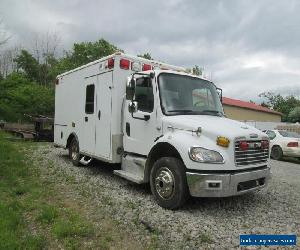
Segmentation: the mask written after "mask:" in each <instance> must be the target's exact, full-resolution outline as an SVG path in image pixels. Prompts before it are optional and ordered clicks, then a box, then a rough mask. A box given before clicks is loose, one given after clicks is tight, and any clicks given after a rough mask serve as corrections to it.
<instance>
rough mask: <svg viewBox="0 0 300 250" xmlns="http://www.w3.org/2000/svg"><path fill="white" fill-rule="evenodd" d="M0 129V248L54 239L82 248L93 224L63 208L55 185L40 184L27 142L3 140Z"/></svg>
mask: <svg viewBox="0 0 300 250" xmlns="http://www.w3.org/2000/svg"><path fill="white" fill-rule="evenodd" d="M5 137H7V135H6V134H4V133H1V132H0V216H1V219H0V249H43V248H45V247H46V248H47V246H49V245H50V243H51V244H52V245H51V247H54V248H56V247H57V245H53V242H58V243H59V244H63V245H64V246H65V248H67V249H79V248H81V242H82V239H83V238H89V237H93V226H92V225H91V224H90V223H88V222H87V221H86V220H85V219H84V218H83V217H82V216H80V215H79V214H78V213H77V212H76V211H73V209H71V208H65V206H64V204H63V202H62V201H61V199H59V197H57V196H56V195H55V192H54V189H55V188H54V187H53V186H51V184H49V183H47V186H45V185H43V183H42V181H41V180H40V178H39V173H38V171H37V169H35V168H34V167H33V166H31V165H29V163H28V162H27V161H26V156H25V152H24V151H28V150H30V148H33V147H35V146H34V144H33V143H30V142H26V143H25V142H12V141H8V140H5Z"/></svg>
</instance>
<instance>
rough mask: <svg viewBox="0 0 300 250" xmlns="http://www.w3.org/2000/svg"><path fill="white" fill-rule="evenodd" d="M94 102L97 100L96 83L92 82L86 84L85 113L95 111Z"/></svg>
mask: <svg viewBox="0 0 300 250" xmlns="http://www.w3.org/2000/svg"><path fill="white" fill-rule="evenodd" d="M94 102H95V85H94V84H91V85H88V86H86V92H85V113H86V114H93V113H94V106H95V105H94Z"/></svg>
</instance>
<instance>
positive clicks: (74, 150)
mask: <svg viewBox="0 0 300 250" xmlns="http://www.w3.org/2000/svg"><path fill="white" fill-rule="evenodd" d="M69 157H70V159H71V160H72V163H73V165H74V166H79V165H80V157H81V156H80V153H79V143H78V141H77V140H76V138H73V139H72V141H71V143H70V146H69Z"/></svg>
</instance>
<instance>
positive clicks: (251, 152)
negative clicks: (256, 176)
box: [234, 140, 269, 167]
mask: <svg viewBox="0 0 300 250" xmlns="http://www.w3.org/2000/svg"><path fill="white" fill-rule="evenodd" d="M246 142H247V143H258V144H260V143H261V141H260V140H253V141H252V140H248V141H246ZM239 143H240V141H236V142H235V151H234V156H235V164H236V165H237V166H239V167H241V166H247V165H252V164H260V163H265V162H267V161H268V158H269V149H262V148H261V147H258V148H248V149H246V150H241V149H240V147H239Z"/></svg>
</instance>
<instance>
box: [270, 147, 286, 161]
mask: <svg viewBox="0 0 300 250" xmlns="http://www.w3.org/2000/svg"><path fill="white" fill-rule="evenodd" d="M282 155H283V152H282V149H281V147H279V146H274V147H273V148H272V150H271V158H273V159H274V160H277V161H279V160H281V158H282Z"/></svg>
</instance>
